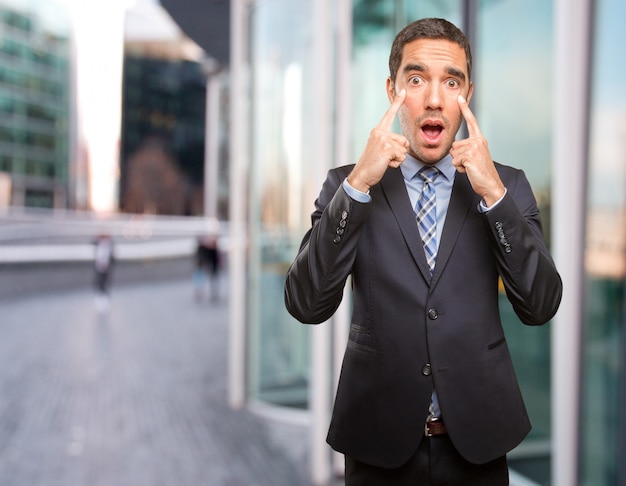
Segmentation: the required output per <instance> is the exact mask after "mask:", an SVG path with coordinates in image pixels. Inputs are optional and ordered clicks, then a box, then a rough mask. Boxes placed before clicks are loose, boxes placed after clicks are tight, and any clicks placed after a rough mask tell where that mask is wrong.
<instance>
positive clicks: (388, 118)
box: [378, 89, 406, 130]
mask: <svg viewBox="0 0 626 486" xmlns="http://www.w3.org/2000/svg"><path fill="white" fill-rule="evenodd" d="M405 98H406V90H405V89H402V90H400V92H399V93H397V94H396V96H395V98H394V99H393V102H392V103H391V106H390V107H389V109H388V110H387V111H386V112H385V114H384V115H383V117H382V119H381V120H380V122H379V123H378V128H382V129H383V130H391V126H392V125H393V121H394V119H395V118H396V114H397V113H398V110H399V109H400V107H401V106H402V103H404V99H405Z"/></svg>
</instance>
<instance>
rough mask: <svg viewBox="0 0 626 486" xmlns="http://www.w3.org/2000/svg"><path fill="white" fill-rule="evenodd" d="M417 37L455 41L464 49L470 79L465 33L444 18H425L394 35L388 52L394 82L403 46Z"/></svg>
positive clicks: (390, 71) (470, 56)
mask: <svg viewBox="0 0 626 486" xmlns="http://www.w3.org/2000/svg"><path fill="white" fill-rule="evenodd" d="M417 39H445V40H449V41H452V42H456V43H457V44H458V45H459V46H461V47H462V48H463V49H464V50H465V57H466V59H467V74H468V76H469V78H470V79H471V77H472V50H471V48H470V43H469V41H468V40H467V37H466V36H465V34H464V33H463V32H462V31H461V30H460V29H459V28H458V27H457V26H456V25H454V24H453V23H451V22H448V21H447V20H445V19H436V18H427V19H420V20H416V21H415V22H411V23H410V24H409V25H407V26H406V27H405V28H404V29H402V30H401V31H400V32H398V35H396V38H395V39H394V41H393V44H392V46H391V52H390V53H389V75H390V76H391V80H392V81H393V82H394V83H395V81H396V76H397V75H398V69H399V68H400V63H401V62H402V51H403V50H404V46H405V45H406V44H408V43H409V42H413V41H414V40H417Z"/></svg>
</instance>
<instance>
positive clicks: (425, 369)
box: [422, 363, 432, 376]
mask: <svg viewBox="0 0 626 486" xmlns="http://www.w3.org/2000/svg"><path fill="white" fill-rule="evenodd" d="M431 373H432V368H431V366H430V363H426V364H425V365H424V367H423V368H422V375H424V376H430V374H431Z"/></svg>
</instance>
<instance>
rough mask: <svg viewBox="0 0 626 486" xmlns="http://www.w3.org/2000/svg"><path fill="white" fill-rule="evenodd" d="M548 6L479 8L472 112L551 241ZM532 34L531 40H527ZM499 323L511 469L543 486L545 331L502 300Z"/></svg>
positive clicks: (531, 1) (538, 0)
mask: <svg viewBox="0 0 626 486" xmlns="http://www.w3.org/2000/svg"><path fill="white" fill-rule="evenodd" d="M552 8H553V6H552V2H551V1H550V2H546V1H544V0H524V1H522V0H517V1H508V2H501V1H490V2H480V5H479V9H478V17H477V19H476V30H477V41H476V43H477V45H476V46H475V48H474V57H475V68H474V75H473V77H474V83H475V90H474V97H473V100H472V102H473V105H474V109H475V113H476V116H477V118H478V121H479V123H480V128H481V130H482V132H483V134H484V135H485V137H486V138H487V140H488V141H489V148H490V151H491V155H492V157H493V158H494V160H496V161H498V162H502V163H504V164H507V165H512V166H514V167H517V168H520V169H522V170H524V172H525V173H526V175H527V177H528V179H529V181H530V183H531V185H532V187H533V191H534V193H535V197H536V198H537V202H538V205H539V209H540V211H541V214H542V219H543V223H544V228H543V229H544V237H545V239H546V240H547V242H548V245H549V243H550V242H549V235H550V217H549V216H550V168H551V150H552V146H551V142H552V140H551V139H552V67H553V65H554V63H553V59H552V49H551V46H552V43H553V41H552V36H553V27H552ZM531 30H532V35H528V33H529V31H531ZM500 304H501V309H502V320H503V325H504V328H505V332H506V335H507V341H508V344H509V348H510V350H511V354H512V355H513V361H514V364H515V369H516V372H517V376H518V379H519V382H520V386H521V388H522V394H523V395H524V399H525V402H526V407H527V410H528V413H529V416H530V419H531V422H532V424H533V429H532V431H531V432H530V434H529V436H528V437H527V438H526V439H525V441H524V442H523V443H522V444H521V446H520V447H519V448H518V449H517V450H516V451H514V452H513V453H512V454H511V455H510V464H511V467H512V468H514V469H516V470H517V471H519V472H521V473H523V474H524V475H526V476H527V477H529V478H531V479H533V480H534V481H536V482H538V483H539V484H547V483H549V480H550V442H549V441H550V334H551V330H550V325H549V324H548V325H546V326H543V327H528V326H524V325H523V324H522V323H521V322H520V321H519V319H518V318H517V316H516V315H515V313H514V312H513V309H512V307H511V305H510V303H509V301H508V300H507V298H506V296H505V295H504V293H502V294H501V298H500Z"/></svg>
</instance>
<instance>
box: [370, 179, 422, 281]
mask: <svg viewBox="0 0 626 486" xmlns="http://www.w3.org/2000/svg"><path fill="white" fill-rule="evenodd" d="M380 185H381V188H382V191H383V193H384V195H385V198H386V199H387V202H388V203H389V206H390V207H391V210H392V212H393V214H394V216H395V218H396V221H397V223H398V226H399V227H400V231H402V235H403V236H404V240H405V241H406V244H407V246H408V247H409V250H410V251H411V254H412V255H413V259H414V260H415V263H416V264H417V266H418V267H419V269H420V271H421V272H422V275H423V276H424V278H425V279H426V281H430V279H431V276H430V269H429V268H428V263H427V262H426V255H425V254H424V246H423V244H422V238H421V237H420V234H419V230H418V229H417V222H416V220H415V211H414V209H413V208H412V207H411V201H410V199H409V195H408V194H407V192H406V185H405V184H404V178H403V177H402V171H401V170H400V169H387V172H385V175H384V176H383V178H382V180H381V181H380Z"/></svg>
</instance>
